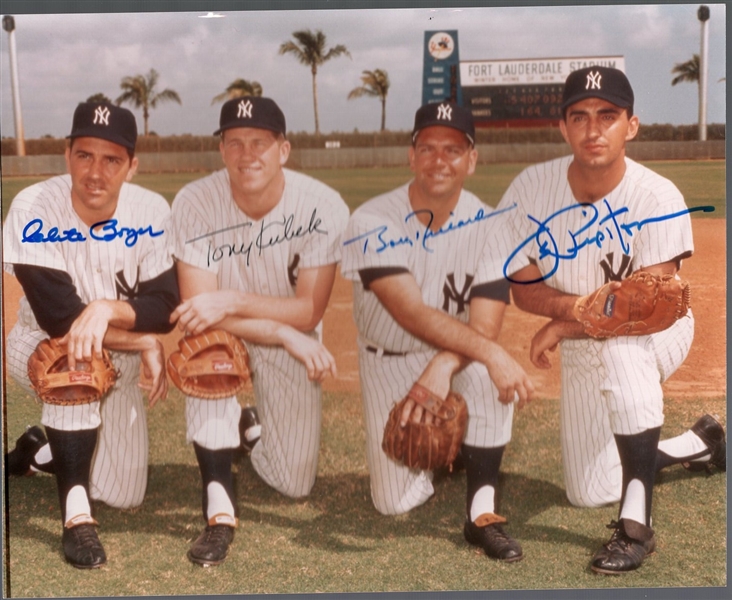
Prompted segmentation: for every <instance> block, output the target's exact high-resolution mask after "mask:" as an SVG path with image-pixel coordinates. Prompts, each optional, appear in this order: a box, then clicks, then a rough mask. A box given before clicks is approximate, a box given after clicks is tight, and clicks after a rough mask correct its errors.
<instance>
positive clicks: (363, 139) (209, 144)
mask: <svg viewBox="0 0 732 600" xmlns="http://www.w3.org/2000/svg"><path fill="white" fill-rule="evenodd" d="M698 131H699V130H698V127H697V126H696V125H668V124H665V125H664V124H661V125H658V124H654V125H642V126H641V128H640V131H639V133H638V137H637V138H636V139H637V140H638V141H640V142H667V141H694V140H696V139H698ZM476 137H477V140H476V141H477V143H479V144H532V143H533V144H539V143H562V142H563V140H562V135H561V134H560V132H559V128H558V127H541V128H524V129H519V128H501V129H478V131H477V132H476ZM288 138H289V140H290V142H291V143H292V146H293V148H323V147H325V143H326V142H334V141H337V142H339V143H340V147H341V148H364V147H369V148H371V147H390V146H405V145H408V144H409V138H410V132H409V131H385V132H383V133H360V132H358V131H354V132H352V133H344V132H333V133H329V134H327V135H321V136H320V137H316V136H315V135H314V134H312V133H306V132H294V133H290V134H289V135H288ZM707 139H708V140H723V139H725V125H724V124H712V125H709V126H708V127H707ZM65 147H66V140H64V139H55V138H48V137H44V138H42V139H37V140H26V142H25V152H26V154H27V155H29V156H33V155H45V154H63V152H64V148H65ZM0 149H1V151H2V155H3V156H14V155H15V153H16V152H15V140H14V139H11V138H5V139H3V140H2V142H1V146H0ZM216 150H218V138H217V137H214V136H194V135H173V136H166V137H160V136H157V135H150V136H146V137H145V136H141V137H140V138H139V139H138V143H137V151H138V152H207V151H216Z"/></svg>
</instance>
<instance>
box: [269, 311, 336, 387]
mask: <svg viewBox="0 0 732 600" xmlns="http://www.w3.org/2000/svg"><path fill="white" fill-rule="evenodd" d="M277 335H278V337H279V338H280V343H281V344H282V346H283V348H284V349H285V350H287V351H288V352H289V353H290V354H291V355H292V356H294V357H295V358H296V359H297V360H299V361H300V362H301V363H303V364H304V365H305V368H306V369H307V372H308V379H309V380H310V381H318V382H322V381H323V380H324V379H325V378H326V377H327V376H328V375H332V376H333V377H336V376H337V375H338V372H337V370H336V363H335V358H333V355H332V354H331V353H330V352H328V349H327V348H326V347H325V346H323V344H321V343H320V342H319V341H317V340H315V339H313V338H311V337H310V336H309V335H306V334H304V333H301V332H300V331H297V330H296V329H294V328H292V327H290V326H289V325H282V326H281V327H279V328H278V331H277Z"/></svg>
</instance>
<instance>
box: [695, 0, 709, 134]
mask: <svg viewBox="0 0 732 600" xmlns="http://www.w3.org/2000/svg"><path fill="white" fill-rule="evenodd" d="M696 16H697V17H698V18H699V21H701V52H700V53H699V141H700V142H704V141H706V139H707V84H708V81H707V80H708V75H709V26H708V22H709V7H708V6H705V5H704V4H702V5H701V6H700V7H699V10H698V11H697V13H696Z"/></svg>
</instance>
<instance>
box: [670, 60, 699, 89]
mask: <svg viewBox="0 0 732 600" xmlns="http://www.w3.org/2000/svg"><path fill="white" fill-rule="evenodd" d="M671 72H672V73H678V75H676V77H674V78H673V79H672V80H671V85H676V84H677V83H681V82H682V81H688V82H690V83H694V82H696V83H699V55H698V54H695V55H694V56H693V58H692V59H691V60H687V61H686V62H683V63H676V64H675V65H674V68H673V69H671Z"/></svg>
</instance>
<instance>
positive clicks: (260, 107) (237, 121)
mask: <svg viewBox="0 0 732 600" xmlns="http://www.w3.org/2000/svg"><path fill="white" fill-rule="evenodd" d="M234 127H255V128H257V129H269V130H270V131H273V132H275V133H281V134H282V135H285V136H286V131H287V128H286V126H285V115H284V113H283V112H282V111H281V110H280V107H279V106H277V103H276V102H275V101H274V100H272V99H271V98H262V97H261V96H245V97H243V98H234V99H233V100H227V101H226V102H224V105H223V106H222V107H221V116H220V117H219V128H218V129H217V130H216V131H214V133H213V134H214V135H219V134H220V133H221V132H222V131H225V130H227V129H233V128H234Z"/></svg>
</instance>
